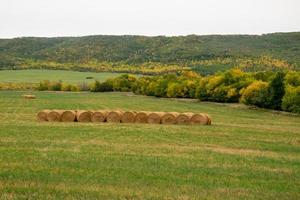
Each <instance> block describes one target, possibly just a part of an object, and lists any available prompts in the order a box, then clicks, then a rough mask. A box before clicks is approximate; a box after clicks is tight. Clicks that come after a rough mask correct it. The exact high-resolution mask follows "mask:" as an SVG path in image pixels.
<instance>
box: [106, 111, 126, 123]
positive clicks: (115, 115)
mask: <svg viewBox="0 0 300 200" xmlns="http://www.w3.org/2000/svg"><path fill="white" fill-rule="evenodd" d="M122 114H123V112H122V111H110V112H108V114H107V117H106V121H107V122H111V123H120V122H121V119H122Z"/></svg>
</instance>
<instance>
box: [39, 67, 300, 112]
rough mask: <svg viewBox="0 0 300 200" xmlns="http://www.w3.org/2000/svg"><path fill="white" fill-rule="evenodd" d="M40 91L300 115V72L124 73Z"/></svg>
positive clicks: (44, 87) (49, 84) (57, 84)
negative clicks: (125, 96)
mask: <svg viewBox="0 0 300 200" xmlns="http://www.w3.org/2000/svg"><path fill="white" fill-rule="evenodd" d="M37 89H38V90H57V91H59V90H62V91H91V92H111V91H121V92H133V93H135V94H141V95H147V96H156V97H167V98H193V99H199V100H201V101H212V102H225V103H238V102H240V103H244V104H246V105H254V106H258V107H261V108H269V109H274V110H284V111H288V112H294V113H300V72H295V71H289V72H243V71H241V70H240V69H232V70H228V71H226V72H219V73H217V74H214V75H210V76H201V75H199V74H198V73H195V72H192V71H183V72H180V73H177V74H165V75H157V76H142V77H139V78H137V77H135V76H134V75H128V74H124V75H121V76H119V77H116V78H110V79H107V80H106V81H103V82H99V81H95V82H94V83H93V84H90V85H86V84H79V85H78V84H77V85H72V84H65V83H62V82H50V81H43V82H41V83H40V84H39V86H38V87H37Z"/></svg>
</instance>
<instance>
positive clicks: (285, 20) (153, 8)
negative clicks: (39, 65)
mask: <svg viewBox="0 0 300 200" xmlns="http://www.w3.org/2000/svg"><path fill="white" fill-rule="evenodd" d="M291 31H300V0H0V38H11V37H20V36H50V37H53V36H82V35H96V34H97V35H98V34H112V35H123V34H130V35H188V34H198V35H203V34H261V33H270V32H291Z"/></svg>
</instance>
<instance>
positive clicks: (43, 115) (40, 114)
mask: <svg viewBox="0 0 300 200" xmlns="http://www.w3.org/2000/svg"><path fill="white" fill-rule="evenodd" d="M49 112H50V110H42V111H40V112H38V114H37V120H38V121H40V122H45V121H48V119H47V115H48V113H49Z"/></svg>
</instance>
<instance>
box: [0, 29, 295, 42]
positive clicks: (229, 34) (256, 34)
mask: <svg viewBox="0 0 300 200" xmlns="http://www.w3.org/2000/svg"><path fill="white" fill-rule="evenodd" d="M288 33H300V30H299V31H278V32H266V33H224V34H223V33H208V34H195V33H191V34H182V35H181V34H179V35H163V34H157V35H146V34H145V35H143V34H86V35H77V36H76V35H61V36H59V35H57V36H30V35H28V36H14V37H0V39H4V40H5V39H20V38H79V37H91V36H135V37H186V36H192V35H195V36H263V35H269V34H288Z"/></svg>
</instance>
